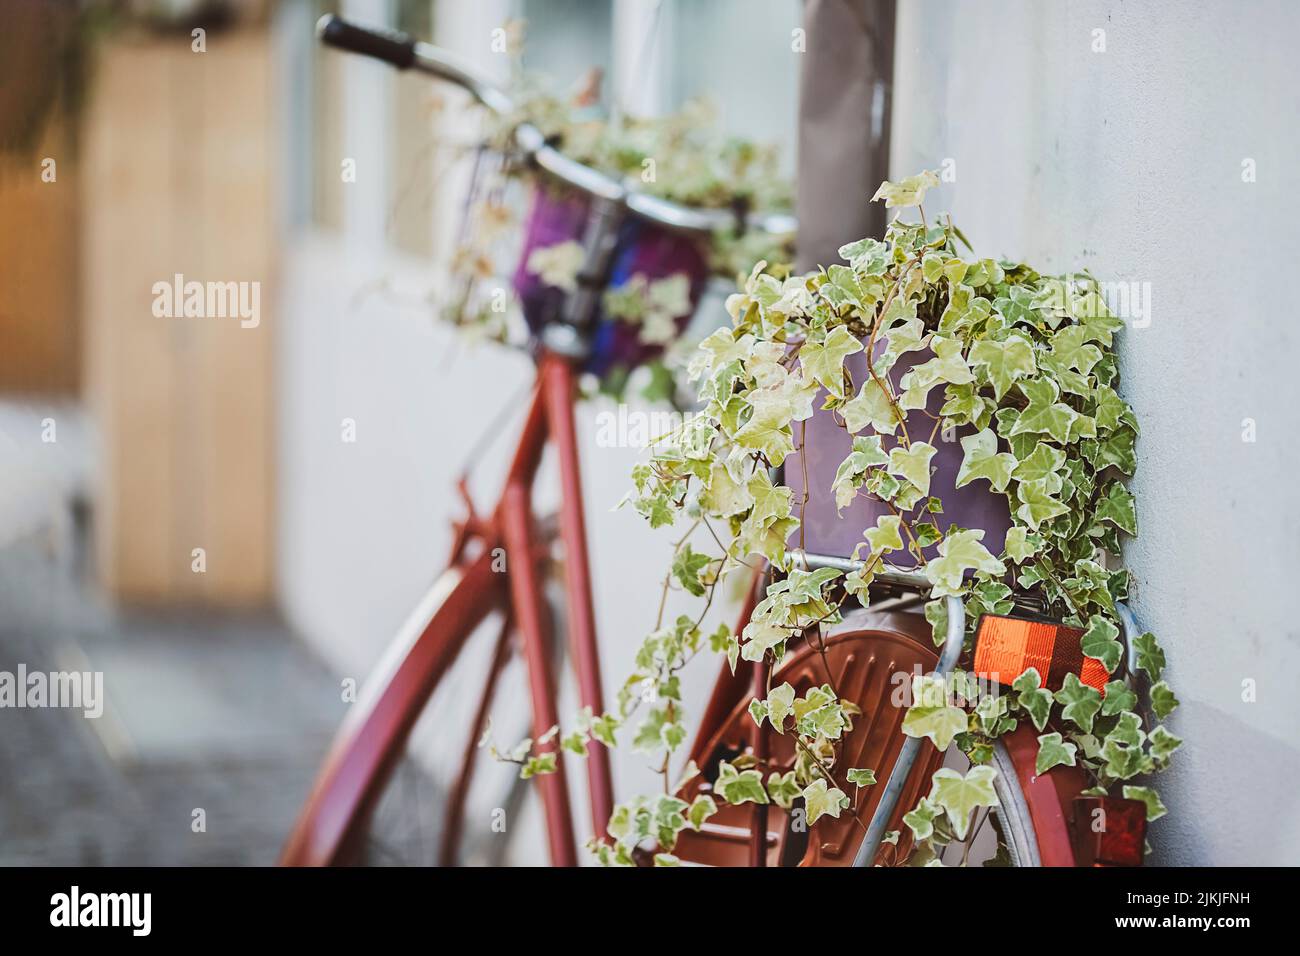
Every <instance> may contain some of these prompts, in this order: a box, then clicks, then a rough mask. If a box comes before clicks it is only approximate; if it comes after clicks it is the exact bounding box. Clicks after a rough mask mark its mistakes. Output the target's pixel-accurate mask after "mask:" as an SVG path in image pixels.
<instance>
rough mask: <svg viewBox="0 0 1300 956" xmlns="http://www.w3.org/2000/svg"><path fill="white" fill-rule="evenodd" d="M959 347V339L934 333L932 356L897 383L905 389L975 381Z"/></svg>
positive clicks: (960, 345)
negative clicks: (938, 383)
mask: <svg viewBox="0 0 1300 956" xmlns="http://www.w3.org/2000/svg"><path fill="white" fill-rule="evenodd" d="M981 301H983V300H981ZM961 349H962V340H961V339H959V338H955V337H954V338H940V337H938V336H937V335H936V336H935V337H933V338H932V339H930V350H931V351H932V352H934V358H932V359H930V361H928V362H925V363H923V364H921V365H918V366H916V367H915V368H913V369H912V370H911V371H910V372H908V373H907V374H906V375H904V376H903V378H902V380H900V382H899V384H900V385H902V386H903V388H906V389H911V388H914V387H915V388H919V389H925V388H927V387H928V386H930V385H934V384H935V383H937V382H947V383H948V384H949V385H966V384H968V383H970V382H973V381H975V376H974V375H973V374H972V373H971V370H970V366H969V365H967V364H966V359H965V358H964V357H963V356H962V354H961ZM916 407H918V408H920V407H922V406H916Z"/></svg>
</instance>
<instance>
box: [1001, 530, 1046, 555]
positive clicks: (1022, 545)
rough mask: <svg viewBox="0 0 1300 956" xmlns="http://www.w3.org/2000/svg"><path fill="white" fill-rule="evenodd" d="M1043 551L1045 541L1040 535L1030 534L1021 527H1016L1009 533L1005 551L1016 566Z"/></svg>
mask: <svg viewBox="0 0 1300 956" xmlns="http://www.w3.org/2000/svg"><path fill="white" fill-rule="evenodd" d="M1042 549H1043V539H1042V537H1041V536H1040V535H1037V534H1030V533H1029V532H1028V531H1027V530H1026V529H1025V528H1024V527H1022V526H1020V525H1016V526H1015V527H1013V528H1010V529H1009V530H1008V531H1007V537H1006V543H1005V545H1004V550H1005V551H1006V556H1007V557H1008V558H1010V559H1011V560H1012V561H1014V562H1015V563H1016V564H1020V563H1022V562H1023V561H1026V560H1028V559H1029V558H1032V557H1033V556H1034V555H1036V554H1037V553H1038V552H1039V551H1041V550H1042Z"/></svg>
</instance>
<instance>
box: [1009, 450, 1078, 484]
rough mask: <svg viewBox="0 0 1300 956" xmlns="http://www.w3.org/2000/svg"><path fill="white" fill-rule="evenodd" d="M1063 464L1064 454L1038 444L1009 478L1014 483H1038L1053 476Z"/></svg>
mask: <svg viewBox="0 0 1300 956" xmlns="http://www.w3.org/2000/svg"><path fill="white" fill-rule="evenodd" d="M1064 464H1065V452H1063V451H1061V450H1060V449H1059V448H1053V447H1052V446H1051V445H1048V444H1045V443H1043V442H1039V443H1038V444H1036V445H1035V446H1034V450H1033V451H1032V452H1030V454H1029V457H1028V458H1026V459H1025V460H1024V461H1022V462H1020V464H1018V465H1016V468H1015V471H1013V472H1012V473H1011V477H1012V478H1014V479H1016V481H1039V480H1041V479H1046V478H1048V477H1049V476H1051V475H1055V474H1056V473H1057V472H1058V471H1060V470H1061V466H1062V465H1064Z"/></svg>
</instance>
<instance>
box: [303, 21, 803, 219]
mask: <svg viewBox="0 0 1300 956" xmlns="http://www.w3.org/2000/svg"><path fill="white" fill-rule="evenodd" d="M316 33H317V35H318V36H319V37H320V40H321V42H322V43H324V44H325V45H327V46H332V47H335V48H336V49H339V50H347V51H349V52H351V53H360V54H362V55H363V56H368V57H371V58H373V59H376V60H382V61H383V62H385V63H388V64H390V65H392V66H394V67H396V68H397V69H399V70H406V69H415V70H418V71H419V72H421V73H425V74H428V75H429V76H432V77H435V78H437V79H440V80H446V81H448V82H451V83H455V84H456V85H457V86H461V87H463V88H465V89H466V90H468V91H469V93H470V94H471V95H472V96H473V97H474V99H476V100H477V101H478V102H479V103H481V104H483V105H484V106H485V107H487V108H488V109H489V110H491V111H492V112H494V113H496V114H497V115H499V116H500V115H506V114H509V113H510V112H512V111H513V109H514V102H513V101H512V100H511V99H510V97H509V96H508V95H507V94H506V93H505V92H503V91H502V90H501V89H500V88H498V87H497V86H495V85H493V84H492V83H490V82H489V81H487V80H486V79H484V78H483V77H482V76H480V75H478V74H477V73H476V72H475V71H474V69H473V68H472V67H471V66H469V65H468V64H466V63H464V62H462V61H461V60H460V59H459V58H458V57H457V56H455V55H454V54H452V53H450V52H448V51H447V50H444V49H442V48H441V47H437V46H434V45H433V44H432V43H423V42H421V41H418V40H415V39H413V38H411V37H410V36H409V35H407V34H405V33H402V32H399V31H396V30H382V29H375V28H372V27H363V26H359V25H357V24H355V23H350V22H349V21H347V20H344V19H343V18H342V17H339V16H336V15H334V14H326V15H325V16H323V17H321V18H320V20H319V22H318V23H317V24H316ZM514 142H515V145H516V146H517V147H518V148H519V150H520V152H522V153H523V154H524V156H525V157H526V158H527V159H528V160H529V161H530V162H531V163H533V164H534V165H536V166H537V167H538V168H539V169H541V170H542V171H544V172H546V173H547V174H548V175H551V176H553V177H555V178H556V179H558V180H560V181H561V182H564V183H566V184H568V185H569V186H572V187H573V188H575V189H578V190H581V191H582V192H585V193H587V194H588V195H590V196H594V197H596V198H599V199H603V200H606V201H608V202H613V203H619V204H621V205H622V206H623V207H624V208H626V209H627V211H628V212H629V213H631V214H632V215H634V216H637V217H638V218H640V219H644V220H646V221H648V222H651V223H654V224H655V225H658V226H663V227H664V228H667V229H674V230H677V231H681V232H692V233H700V234H708V235H712V234H713V233H714V232H717V231H718V230H720V229H727V228H735V227H737V226H739V227H742V228H743V229H747V230H756V231H759V232H765V233H768V234H769V235H774V236H784V235H792V234H793V233H794V231H795V229H796V226H797V222H796V220H795V218H794V216H792V215H789V214H787V213H749V214H746V215H744V216H743V218H742V217H741V216H740V214H739V213H737V212H736V211H734V210H729V209H698V208H694V207H691V206H683V205H682V204H681V203H676V202H672V201H671V200H668V199H661V198H659V197H657V196H651V195H648V194H646V193H643V192H640V191H638V190H636V189H632V188H629V187H628V186H626V185H624V184H623V183H622V182H619V181H618V180H616V179H614V178H612V177H610V176H607V175H606V174H605V173H602V172H600V171H598V170H595V169H592V168H591V167H590V166H587V165H585V164H583V163H580V162H578V161H577V160H574V159H571V158H569V157H568V156H565V155H564V154H563V153H562V152H560V151H559V150H557V149H556V148H555V147H553V146H551V145H550V144H548V143H547V142H546V137H545V136H543V135H542V132H541V130H539V129H538V128H537V127H535V126H533V125H532V124H531V123H521V124H520V125H519V126H517V127H516V128H515V130H514Z"/></svg>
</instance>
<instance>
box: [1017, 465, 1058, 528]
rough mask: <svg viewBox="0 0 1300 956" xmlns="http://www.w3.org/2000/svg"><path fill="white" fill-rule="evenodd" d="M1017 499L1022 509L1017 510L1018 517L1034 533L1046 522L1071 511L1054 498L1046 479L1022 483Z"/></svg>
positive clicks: (1018, 489) (1018, 487)
mask: <svg viewBox="0 0 1300 956" xmlns="http://www.w3.org/2000/svg"><path fill="white" fill-rule="evenodd" d="M1016 498H1018V499H1019V501H1020V507H1018V508H1017V509H1016V517H1018V518H1019V519H1020V520H1021V521H1023V522H1024V523H1025V524H1027V525H1028V526H1029V527H1030V529H1031V530H1033V531H1037V530H1038V529H1039V527H1040V526H1041V525H1042V524H1043V523H1044V522H1047V521H1051V520H1052V519H1053V518H1057V517H1060V516H1061V515H1063V514H1065V513H1066V512H1068V511H1069V510H1070V509H1069V508H1067V507H1066V506H1065V505H1063V504H1062V503H1061V502H1060V501H1059V500H1057V499H1056V498H1053V497H1052V493H1051V491H1050V490H1049V489H1048V484H1047V479H1045V478H1044V479H1040V480H1038V481H1022V482H1021V483H1020V484H1019V485H1017V486H1016Z"/></svg>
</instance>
